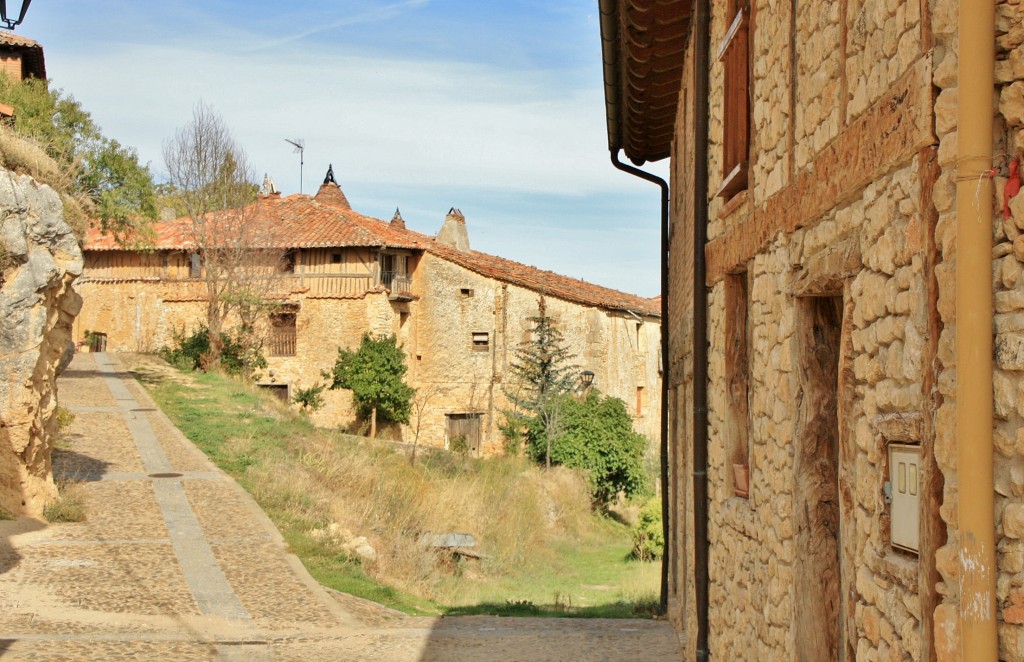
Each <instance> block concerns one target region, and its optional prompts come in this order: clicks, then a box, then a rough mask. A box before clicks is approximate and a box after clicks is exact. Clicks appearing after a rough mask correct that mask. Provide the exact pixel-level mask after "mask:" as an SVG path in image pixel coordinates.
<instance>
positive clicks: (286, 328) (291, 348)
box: [267, 310, 299, 357]
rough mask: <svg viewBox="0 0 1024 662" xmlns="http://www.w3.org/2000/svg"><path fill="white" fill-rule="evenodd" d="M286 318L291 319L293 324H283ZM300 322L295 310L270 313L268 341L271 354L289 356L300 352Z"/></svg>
mask: <svg viewBox="0 0 1024 662" xmlns="http://www.w3.org/2000/svg"><path fill="white" fill-rule="evenodd" d="M285 320H290V321H291V324H283V323H282V322H284V321H285ZM298 322H299V315H298V312H297V311H294V310H285V311H282V312H277V313H271V314H270V334H269V338H268V341H269V342H268V343H267V345H268V350H269V351H268V354H269V355H270V356H281V357H287V356H296V355H297V354H298V344H299V343H298V326H299V324H298Z"/></svg>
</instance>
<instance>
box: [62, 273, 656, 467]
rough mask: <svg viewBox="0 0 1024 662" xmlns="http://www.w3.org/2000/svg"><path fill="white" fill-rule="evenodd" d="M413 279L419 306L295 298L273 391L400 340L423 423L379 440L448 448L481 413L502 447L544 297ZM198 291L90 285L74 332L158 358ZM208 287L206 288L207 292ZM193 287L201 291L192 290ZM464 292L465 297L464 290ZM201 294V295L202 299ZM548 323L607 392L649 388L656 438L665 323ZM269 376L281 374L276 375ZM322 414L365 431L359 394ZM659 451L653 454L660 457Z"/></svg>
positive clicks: (380, 295) (186, 318)
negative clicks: (476, 340) (449, 431)
mask: <svg viewBox="0 0 1024 662" xmlns="http://www.w3.org/2000/svg"><path fill="white" fill-rule="evenodd" d="M415 264H416V267H415V270H414V271H413V273H412V279H413V285H412V287H413V291H414V292H415V293H416V294H417V297H416V298H414V299H413V300H412V301H391V300H389V297H388V294H387V293H386V292H382V291H381V292H369V293H367V294H365V295H364V296H361V297H353V298H321V297H315V296H310V295H305V294H301V293H293V294H292V295H291V296H290V298H289V302H290V303H292V304H296V305H297V306H298V309H297V316H296V337H297V342H296V355H295V356H294V357H273V356H267V363H268V369H267V370H266V371H263V373H262V374H261V375H260V379H259V381H260V382H261V383H265V384H278V385H288V386H289V387H290V393H292V394H294V393H295V390H296V389H297V388H308V387H310V386H314V385H315V384H317V383H322V382H323V381H324V380H323V378H322V376H321V375H322V373H323V372H324V371H326V370H329V369H330V368H331V367H332V366H333V365H334V362H335V359H336V358H337V349H338V348H349V349H355V348H356V347H358V345H359V342H360V338H361V337H362V335H363V333H365V332H367V331H369V332H371V333H373V334H377V335H380V334H391V333H394V334H396V335H397V337H398V340H399V343H400V344H401V346H402V347H403V349H404V351H405V353H406V361H407V365H408V366H409V371H408V373H407V379H406V382H407V383H408V384H409V385H410V386H412V387H414V388H416V389H417V390H418V391H419V394H418V396H417V400H416V402H419V403H421V404H422V414H421V415H420V416H417V415H416V413H415V412H416V411H417V409H416V408H415V407H414V414H413V420H412V421H410V424H409V425H407V426H391V427H389V428H387V429H386V430H384V431H382V432H381V434H382V436H385V437H387V438H393V439H399V440H402V441H406V442H412V441H413V440H414V439H415V438H416V427H417V423H418V424H419V430H420V432H419V443H421V444H424V445H427V446H437V447H443V446H445V445H446V444H447V442H448V440H447V439H446V415H448V414H465V413H479V414H482V420H481V431H482V433H483V442H484V443H483V448H482V451H483V452H485V453H491V452H498V451H500V450H502V448H503V437H502V435H501V432H500V430H499V429H498V424H499V423H500V422H501V416H500V411H501V410H502V409H504V408H507V407H508V406H509V405H508V400H507V398H506V397H505V395H504V392H503V388H502V386H503V378H504V375H505V374H506V372H507V369H508V365H509V363H510V362H511V361H512V360H514V358H515V349H516V348H517V347H518V346H519V344H520V343H521V342H522V341H524V340H525V339H527V337H528V335H529V331H530V329H531V328H532V327H531V325H530V323H529V321H528V320H527V318H528V317H530V316H533V315H536V314H537V299H538V296H539V295H538V294H537V293H536V292H535V291H533V290H529V289H526V288H523V287H518V286H515V285H508V284H505V283H502V282H500V281H497V280H494V279H492V278H488V277H486V276H482V275H480V274H477V273H475V272H472V271H470V270H468V269H465V268H463V267H460V266H457V265H455V264H452V263H449V262H447V261H446V260H443V259H441V258H439V257H437V256H434V255H432V254H425V255H423V256H422V257H420V258H419V259H418V260H417V262H416V263H415ZM190 285H195V283H192V284H189V283H184V284H183V283H161V282H156V281H141V280H134V281H130V280H110V281H106V282H98V281H87V282H85V283H83V285H82V286H81V289H82V293H83V296H84V297H85V306H84V308H83V311H82V314H81V316H80V317H79V320H78V322H77V323H76V327H75V330H76V336H77V337H78V338H81V337H82V335H83V333H84V331H85V330H90V331H101V332H104V333H107V334H108V344H107V347H108V349H109V350H110V351H154V350H156V349H159V348H160V347H162V346H164V345H171V344H173V336H174V333H175V332H176V331H181V330H191V329H194V328H195V327H196V326H197V325H198V324H200V323H201V321H202V319H203V317H204V315H205V304H204V303H203V302H202V301H201V300H198V297H196V296H184V294H185V293H187V292H192V290H189V289H187V288H188V287H189V286H190ZM199 285H201V283H199ZM193 289H194V288H193ZM464 291H465V293H464ZM196 292H198V290H196ZM547 301H548V311H549V314H550V315H552V316H553V317H555V318H556V319H557V320H558V323H559V327H560V329H561V330H562V332H563V333H564V335H565V339H566V341H567V343H568V344H569V346H570V347H571V350H572V351H573V353H575V354H576V355H577V358H576V363H577V364H578V365H579V368H580V370H584V369H589V370H592V371H593V372H594V373H595V374H596V380H595V385H596V387H597V388H599V389H600V390H601V391H602V392H603V393H607V394H609V395H614V396H616V397H619V398H622V399H623V400H624V401H625V402H626V406H627V409H628V410H629V411H630V412H631V413H633V414H637V411H636V407H637V389H638V388H641V389H642V395H641V397H640V403H639V404H640V412H639V415H637V416H635V419H634V420H635V428H636V430H637V431H638V432H640V433H642V434H644V435H645V436H647V438H648V439H650V440H654V439H657V438H658V434H659V432H658V431H659V427H660V411H661V409H660V372H659V365H658V359H659V356H660V352H659V343H660V333H661V331H660V324H659V320H658V319H657V318H655V317H650V316H640V317H639V318H638V317H636V316H633V315H630V314H628V313H626V312H611V311H607V310H603V309H599V308H593V307H588V306H582V305H579V304H575V303H570V302H567V301H563V300H560V299H556V298H553V297H549V298H548V299H547ZM474 332H479V333H486V334H488V335H487V344H486V345H485V346H474V344H473V333H474ZM271 371H272V374H271ZM324 399H325V406H324V407H323V408H322V409H321V410H320V411H318V412H315V413H313V414H312V419H313V422H314V423H316V424H317V425H321V426H325V427H341V428H343V429H346V430H350V431H353V432H358V431H360V430H361V429H362V427H363V426H362V422H361V421H358V420H356V417H355V411H354V408H353V404H352V398H351V394H350V393H349V392H347V391H342V390H339V391H325V392H324ZM652 452H653V451H652Z"/></svg>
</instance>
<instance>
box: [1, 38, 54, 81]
mask: <svg viewBox="0 0 1024 662" xmlns="http://www.w3.org/2000/svg"><path fill="white" fill-rule="evenodd" d="M4 48H7V49H13V50H17V51H20V52H21V54H22V72H23V73H24V75H25V76H26V77H27V78H41V79H42V80H46V60H45V58H44V57H43V46H42V44H40V43H39V42H38V41H36V40H34V39H29V38H28V37H22V36H21V35H20V34H14V33H13V32H0V49H4Z"/></svg>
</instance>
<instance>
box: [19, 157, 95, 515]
mask: <svg viewBox="0 0 1024 662" xmlns="http://www.w3.org/2000/svg"><path fill="white" fill-rule="evenodd" d="M0 219H2V220H0V251H2V252H3V253H4V255H5V262H7V264H8V267H7V268H6V269H4V271H3V278H2V280H0V375H3V377H4V379H2V380H0V508H2V509H4V510H6V511H7V512H10V513H15V514H17V513H26V514H39V513H40V512H41V511H42V508H43V507H44V506H45V505H46V503H47V502H48V501H49V500H50V499H51V498H53V497H54V496H55V495H56V488H55V487H54V484H53V477H52V474H51V465H50V453H51V450H52V447H53V440H54V439H55V436H56V431H57V421H56V417H55V413H56V409H57V390H56V383H55V380H56V375H57V366H58V364H59V362H60V358H61V354H62V353H63V352H64V351H65V348H66V347H67V345H68V343H69V342H70V340H71V323H72V321H73V320H74V317H75V315H77V314H78V312H79V310H80V309H81V306H82V300H81V297H79V296H78V294H76V293H75V291H74V290H73V289H72V286H71V285H72V282H73V281H74V279H75V278H76V277H77V276H79V275H80V274H81V273H82V251H81V248H80V247H79V244H78V239H77V238H76V237H75V235H74V234H73V232H72V230H71V228H70V227H69V226H68V224H67V223H65V222H64V217H63V208H62V206H61V202H60V199H59V198H58V197H57V194H56V193H55V192H54V191H53V190H52V189H51V188H50V187H49V186H45V185H41V184H38V183H37V182H35V180H33V179H32V178H31V177H27V176H18V175H15V174H13V173H11V172H8V171H6V170H0Z"/></svg>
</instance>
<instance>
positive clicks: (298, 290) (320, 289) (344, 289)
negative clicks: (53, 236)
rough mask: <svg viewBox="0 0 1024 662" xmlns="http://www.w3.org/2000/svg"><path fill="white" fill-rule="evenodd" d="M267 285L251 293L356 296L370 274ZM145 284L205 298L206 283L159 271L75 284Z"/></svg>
mask: <svg viewBox="0 0 1024 662" xmlns="http://www.w3.org/2000/svg"><path fill="white" fill-rule="evenodd" d="M268 278H269V282H266V281H264V282H263V283H256V284H255V285H254V289H255V290H257V291H259V290H263V291H266V292H267V296H268V297H269V298H272V299H286V298H288V297H289V296H290V295H291V294H305V295H306V296H309V297H314V298H316V297H324V298H331V297H345V296H360V295H362V294H365V293H366V292H369V291H370V290H371V289H373V282H374V279H373V276H372V275H371V274H276V275H273V276H269V277H268ZM140 280H143V281H149V282H154V283H159V284H160V285H162V286H163V291H164V292H165V293H166V295H167V296H168V297H169V298H178V299H202V298H205V297H206V283H205V281H203V279H201V278H174V277H170V276H168V275H167V273H165V271H164V270H163V269H161V268H160V267H153V268H136V269H130V270H128V269H124V270H116V271H115V270H112V269H86V270H85V272H84V273H83V274H82V278H81V280H80V281H79V283H90V282H91V283H103V282H123V281H140Z"/></svg>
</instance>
